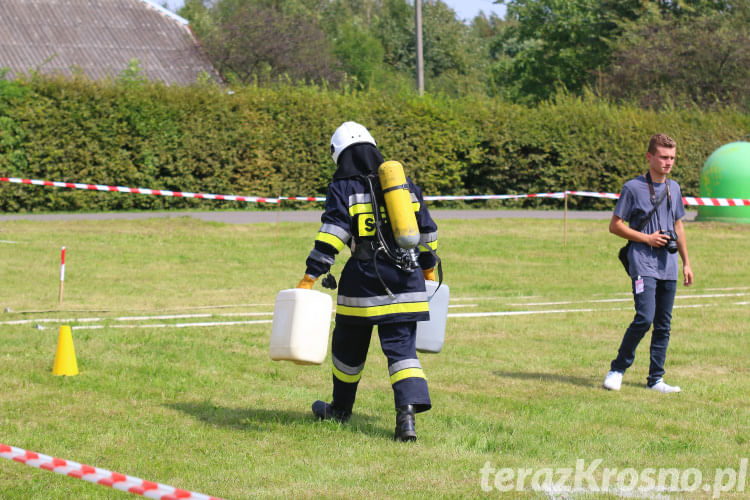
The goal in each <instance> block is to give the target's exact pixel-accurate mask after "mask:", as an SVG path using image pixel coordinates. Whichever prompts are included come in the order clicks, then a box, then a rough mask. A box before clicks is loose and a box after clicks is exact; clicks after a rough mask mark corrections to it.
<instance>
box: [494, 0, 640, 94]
mask: <svg viewBox="0 0 750 500" xmlns="http://www.w3.org/2000/svg"><path fill="white" fill-rule="evenodd" d="M644 2H647V0H510V1H508V2H504V3H507V5H508V11H507V12H508V14H507V17H508V19H509V21H510V24H509V26H508V28H507V29H506V30H505V32H504V34H503V38H502V39H501V40H499V41H498V42H497V43H496V44H495V47H494V53H495V54H496V56H497V57H498V59H503V57H502V56H506V57H505V58H504V59H505V63H504V64H503V65H501V66H500V67H499V69H501V70H502V72H500V71H496V72H495V75H494V78H495V83H496V84H497V85H498V86H500V87H505V88H506V89H508V91H507V93H508V95H509V96H511V97H513V98H515V99H517V100H521V101H530V102H537V101H539V100H542V99H547V98H549V97H550V96H552V95H553V94H554V93H555V91H556V90H557V89H558V88H565V89H567V90H568V91H571V92H579V91H581V90H582V89H583V88H584V87H585V86H587V85H588V84H591V83H592V82H593V81H595V78H596V76H595V75H596V72H597V70H598V69H600V68H603V67H607V66H608V64H609V57H610V52H611V51H610V48H609V44H610V42H611V41H612V40H614V39H615V38H616V37H617V36H618V35H619V33H620V32H621V27H620V22H621V21H623V20H628V19H637V18H638V17H639V16H640V15H641V13H642V12H643V9H644V8H645V7H644Z"/></svg>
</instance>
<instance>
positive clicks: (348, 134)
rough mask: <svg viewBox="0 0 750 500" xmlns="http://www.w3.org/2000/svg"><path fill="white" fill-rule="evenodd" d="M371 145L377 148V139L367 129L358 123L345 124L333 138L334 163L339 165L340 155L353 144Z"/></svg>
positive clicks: (332, 153) (337, 130)
mask: <svg viewBox="0 0 750 500" xmlns="http://www.w3.org/2000/svg"><path fill="white" fill-rule="evenodd" d="M363 142H366V143H369V144H372V145H373V146H377V143H376V142H375V139H373V138H372V136H371V135H370V132H368V131H367V129H366V128H365V127H363V126H362V125H360V124H359V123H356V122H344V123H342V124H341V125H340V126H339V128H337V129H336V132H334V133H333V136H332V137H331V156H332V157H333V163H336V164H337V165H338V160H339V155H340V154H341V152H342V151H343V150H345V149H346V148H348V147H349V146H351V145H353V144H360V143H363Z"/></svg>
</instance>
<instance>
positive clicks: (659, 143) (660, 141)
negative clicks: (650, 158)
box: [648, 134, 677, 154]
mask: <svg viewBox="0 0 750 500" xmlns="http://www.w3.org/2000/svg"><path fill="white" fill-rule="evenodd" d="M676 147H677V142H676V141H675V140H674V139H672V138H671V137H669V136H668V135H667V134H656V135H654V136H653V137H651V140H650V141H648V152H649V153H651V154H654V153H656V148H676Z"/></svg>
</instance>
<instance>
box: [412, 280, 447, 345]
mask: <svg viewBox="0 0 750 500" xmlns="http://www.w3.org/2000/svg"><path fill="white" fill-rule="evenodd" d="M425 286H426V288H427V297H428V298H430V297H431V298H430V299H429V300H430V302H429V304H430V320H429V321H418V322H417V351H420V352H440V349H442V348H443V341H444V340H445V323H446V321H447V319H448V301H449V299H450V289H449V288H448V285H446V284H445V283H443V284H441V285H440V287H439V288H438V282H437V281H429V280H428V281H425ZM436 289H437V292H435V290H436Z"/></svg>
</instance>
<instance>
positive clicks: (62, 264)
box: [57, 247, 65, 305]
mask: <svg viewBox="0 0 750 500" xmlns="http://www.w3.org/2000/svg"><path fill="white" fill-rule="evenodd" d="M64 283H65V247H62V251H61V252H60V293H59V294H58V297H57V301H58V303H59V304H60V305H62V299H63V285H64Z"/></svg>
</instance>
